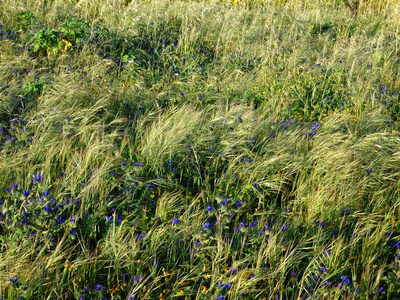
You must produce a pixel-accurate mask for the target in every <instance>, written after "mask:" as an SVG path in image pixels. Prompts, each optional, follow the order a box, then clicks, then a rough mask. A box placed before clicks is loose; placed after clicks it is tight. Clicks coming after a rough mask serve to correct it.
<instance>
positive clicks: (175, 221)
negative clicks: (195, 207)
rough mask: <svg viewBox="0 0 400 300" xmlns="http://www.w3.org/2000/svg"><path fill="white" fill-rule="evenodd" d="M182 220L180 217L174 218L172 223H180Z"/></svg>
mask: <svg viewBox="0 0 400 300" xmlns="http://www.w3.org/2000/svg"><path fill="white" fill-rule="evenodd" d="M180 221H181V220H180V219H179V218H176V219H172V223H173V224H175V225H176V224H178V223H179V222H180Z"/></svg>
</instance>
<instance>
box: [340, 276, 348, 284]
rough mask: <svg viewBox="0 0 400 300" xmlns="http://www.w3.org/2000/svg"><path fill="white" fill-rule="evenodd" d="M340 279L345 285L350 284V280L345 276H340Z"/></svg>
mask: <svg viewBox="0 0 400 300" xmlns="http://www.w3.org/2000/svg"><path fill="white" fill-rule="evenodd" d="M340 279H342V281H343V282H344V283H345V284H347V285H349V284H350V279H349V277H347V276H345V275H342V276H340Z"/></svg>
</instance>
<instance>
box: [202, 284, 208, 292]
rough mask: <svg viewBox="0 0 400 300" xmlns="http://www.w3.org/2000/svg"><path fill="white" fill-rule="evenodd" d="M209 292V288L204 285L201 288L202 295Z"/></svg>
mask: <svg viewBox="0 0 400 300" xmlns="http://www.w3.org/2000/svg"><path fill="white" fill-rule="evenodd" d="M206 292H207V287H205V286H204V285H203V286H202V287H201V293H202V294H205V293H206Z"/></svg>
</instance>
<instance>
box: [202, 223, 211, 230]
mask: <svg viewBox="0 0 400 300" xmlns="http://www.w3.org/2000/svg"><path fill="white" fill-rule="evenodd" d="M203 228H204V229H210V228H211V224H210V223H208V222H206V223H204V224H203Z"/></svg>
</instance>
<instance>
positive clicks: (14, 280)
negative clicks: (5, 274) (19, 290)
mask: <svg viewBox="0 0 400 300" xmlns="http://www.w3.org/2000/svg"><path fill="white" fill-rule="evenodd" d="M17 280H18V277H17V276H15V279H11V278H10V281H11V282H12V283H16V282H17Z"/></svg>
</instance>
